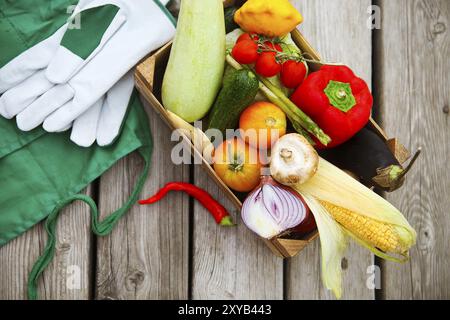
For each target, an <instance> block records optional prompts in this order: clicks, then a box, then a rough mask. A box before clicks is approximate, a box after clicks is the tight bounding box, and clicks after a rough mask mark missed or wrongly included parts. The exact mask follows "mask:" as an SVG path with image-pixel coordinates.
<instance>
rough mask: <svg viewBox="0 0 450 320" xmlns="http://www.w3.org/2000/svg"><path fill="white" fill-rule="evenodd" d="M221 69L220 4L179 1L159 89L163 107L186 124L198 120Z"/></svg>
mask: <svg viewBox="0 0 450 320" xmlns="http://www.w3.org/2000/svg"><path fill="white" fill-rule="evenodd" d="M224 67H225V22H224V10H223V4H222V1H221V0H208V1H205V0H183V1H181V9H180V13H179V16H178V26H177V33H176V35H175V39H174V42H173V44H172V49H171V52H170V57H169V61H168V63H167V68H166V72H165V74H164V79H163V84H162V88H161V98H162V102H163V105H164V106H165V107H166V108H167V109H168V110H170V111H172V112H173V113H175V114H176V115H178V116H179V117H181V118H182V119H183V120H185V121H187V122H194V121H196V120H199V119H202V118H203V117H204V116H205V115H206V114H207V113H208V111H209V109H210V108H211V106H212V105H213V103H214V99H215V98H216V96H217V93H218V92H219V90H220V86H221V83H222V77H223V70H224Z"/></svg>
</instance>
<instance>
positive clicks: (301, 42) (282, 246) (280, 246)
mask: <svg viewBox="0 0 450 320" xmlns="http://www.w3.org/2000/svg"><path fill="white" fill-rule="evenodd" d="M291 36H292V39H293V41H294V42H295V43H296V44H297V45H298V46H299V48H300V49H301V50H302V51H303V52H308V53H309V54H310V56H311V57H313V58H314V59H315V60H320V59H321V58H320V55H319V54H318V53H317V51H316V50H315V49H314V48H313V47H312V46H311V45H310V44H309V42H308V41H307V40H306V39H305V38H304V37H303V35H302V34H301V33H300V31H298V30H297V29H296V30H294V31H292V32H291ZM171 44H172V43H171V42H169V43H167V44H166V45H165V46H163V47H162V48H160V49H159V50H157V51H156V52H155V53H154V54H152V55H150V56H149V57H148V58H146V59H144V60H143V61H142V62H141V63H140V64H139V65H138V66H137V67H136V72H135V82H136V87H137V89H138V91H139V92H140V94H141V95H142V96H143V97H144V99H145V100H146V101H148V102H149V105H150V106H152V107H153V109H154V110H155V111H156V112H157V113H158V114H159V115H160V117H161V118H162V119H163V120H164V122H165V123H166V124H167V125H168V126H169V127H170V128H171V129H172V130H175V129H177V127H176V125H175V124H174V123H173V122H172V121H171V119H170V117H169V116H168V114H167V112H166V110H165V108H164V106H163V105H162V104H161V102H160V101H158V99H157V98H156V97H155V96H154V95H153V92H152V91H153V85H154V75H155V66H156V65H157V64H158V62H159V59H160V56H161V55H162V53H164V52H165V51H166V50H167V49H168V48H169V47H170V46H171ZM370 125H371V126H372V128H373V129H374V130H375V132H377V134H378V135H379V136H380V137H381V138H382V139H384V140H385V141H386V143H388V142H390V143H388V146H389V147H390V148H391V152H392V153H393V154H394V156H395V157H396V158H397V159H398V160H399V162H400V163H403V162H404V161H406V160H405V157H407V156H408V155H407V154H405V152H404V151H407V150H406V148H404V147H403V146H402V145H401V144H400V143H399V142H398V141H397V140H396V139H390V140H389V139H388V137H387V135H386V133H385V132H384V131H383V130H382V129H381V127H380V126H379V125H378V124H377V123H376V122H375V121H374V120H373V119H372V118H370ZM182 136H183V142H184V143H185V144H187V146H188V147H190V148H191V150H192V152H194V153H195V156H197V157H200V158H201V159H202V163H201V165H202V167H203V169H205V170H206V172H207V173H208V175H209V176H210V177H211V178H212V179H213V180H214V181H215V182H216V183H217V185H218V186H219V188H220V189H221V190H222V191H223V192H224V193H225V195H226V197H227V198H228V199H229V200H230V201H231V202H232V203H233V205H234V206H235V207H236V208H237V209H238V210H240V208H241V207H242V203H241V201H240V200H239V199H238V198H237V197H236V195H235V194H234V193H233V192H232V191H231V189H230V188H228V186H227V185H225V183H224V182H223V181H222V180H221V179H220V178H219V177H218V176H217V174H216V173H215V171H214V170H213V169H212V167H211V166H210V165H209V163H208V162H207V161H206V160H205V159H204V158H203V157H202V154H201V152H199V150H197V149H196V148H195V146H194V144H193V143H192V141H191V140H190V139H189V138H188V137H187V136H185V135H182ZM391 146H392V147H391ZM402 147H403V148H402ZM397 150H401V152H400V153H401V154H400V155H399V154H398V152H397ZM400 157H401V158H402V159H399V158H400ZM317 237H318V231H316V232H313V233H312V234H310V235H309V236H308V237H307V238H306V239H303V240H297V239H284V238H274V239H270V240H267V239H263V241H264V242H265V243H266V245H267V246H268V247H269V248H270V249H271V251H272V252H273V253H274V254H275V255H277V256H279V257H283V258H290V257H294V256H295V255H297V254H298V253H299V252H300V251H302V250H303V249H304V248H305V246H306V245H308V243H310V242H311V241H313V240H315V239H316V238H317Z"/></svg>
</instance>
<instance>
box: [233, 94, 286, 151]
mask: <svg viewBox="0 0 450 320" xmlns="http://www.w3.org/2000/svg"><path fill="white" fill-rule="evenodd" d="M286 126H287V123H286V115H285V114H284V112H283V111H282V110H281V109H280V108H278V107H277V106H276V105H274V104H273V103H270V102H264V101H261V102H255V103H254V104H252V105H251V106H249V107H248V108H247V109H245V110H244V112H242V114H241V117H240V119H239V128H240V129H241V135H242V136H243V137H244V139H245V141H246V142H247V143H248V144H249V145H251V146H252V147H254V148H259V149H266V148H267V149H270V148H271V147H272V146H273V145H274V144H275V142H276V141H277V140H278V139H279V138H281V137H282V136H284V135H285V134H286Z"/></svg>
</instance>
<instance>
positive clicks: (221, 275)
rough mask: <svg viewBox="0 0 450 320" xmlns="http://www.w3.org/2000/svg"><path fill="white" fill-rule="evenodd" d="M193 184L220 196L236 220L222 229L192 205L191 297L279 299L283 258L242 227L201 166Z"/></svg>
mask: <svg viewBox="0 0 450 320" xmlns="http://www.w3.org/2000/svg"><path fill="white" fill-rule="evenodd" d="M194 181H195V184H196V185H197V186H199V187H201V188H204V189H205V190H208V192H210V193H211V195H212V196H213V197H215V198H216V199H220V201H221V202H222V204H224V205H225V206H226V208H227V209H228V210H230V212H234V214H233V218H234V220H235V221H236V222H237V223H238V226H237V227H231V228H224V227H219V226H217V225H216V223H215V221H214V219H213V218H212V217H210V216H209V213H208V211H206V210H205V209H204V208H203V207H201V205H199V204H198V203H195V204H194V224H193V250H192V251H193V252H192V254H193V270H192V298H193V299H282V298H283V260H282V259H281V258H278V257H276V256H275V255H274V254H273V253H272V252H271V251H270V249H269V248H268V247H267V246H266V245H265V244H264V242H263V241H262V240H261V239H259V238H257V237H256V236H255V235H254V234H253V233H252V232H251V231H250V230H248V229H247V227H245V225H244V224H243V223H242V220H241V219H240V217H239V215H237V213H236V212H235V211H236V210H235V209H234V206H233V205H232V204H231V202H230V201H228V200H226V199H225V196H224V195H223V193H222V191H220V190H219V187H218V186H217V185H216V184H215V183H214V182H213V181H212V180H211V179H210V178H209V177H208V176H207V174H206V173H205V172H204V171H203V170H202V168H201V167H200V166H195V174H194Z"/></svg>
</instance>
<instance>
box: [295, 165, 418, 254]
mask: <svg viewBox="0 0 450 320" xmlns="http://www.w3.org/2000/svg"><path fill="white" fill-rule="evenodd" d="M296 189H297V191H299V192H300V193H305V194H309V195H312V196H314V197H315V198H316V199H318V200H322V201H327V202H330V203H332V204H334V205H336V206H339V207H342V208H346V209H348V210H351V211H353V212H355V213H357V214H360V215H363V216H366V217H369V218H372V219H374V220H378V221H381V222H384V223H388V224H392V225H395V226H397V227H399V229H400V230H402V232H401V236H402V238H403V240H404V242H406V243H407V244H408V245H409V247H411V246H413V245H414V244H415V242H416V237H417V235H416V232H415V230H414V229H413V228H412V227H411V225H410V224H409V223H408V221H407V220H406V219H405V217H404V216H403V214H402V213H401V212H400V211H399V210H397V209H396V208H395V207H394V206H393V205H391V204H390V203H389V202H388V201H386V200H385V199H383V198H382V197H381V196H379V195H378V194H376V193H375V192H373V191H372V190H370V189H368V188H367V187H365V186H364V185H362V184H361V183H359V182H358V181H356V180H355V179H353V178H352V177H350V176H349V175H347V174H346V173H345V172H344V171H342V170H340V169H339V168H337V167H336V166H334V165H332V164H331V163H329V162H328V161H326V160H324V159H322V158H320V160H319V168H318V170H317V173H316V174H315V175H314V176H313V177H312V178H311V179H310V180H308V181H307V182H306V183H304V184H302V185H298V186H297V187H296ZM350 235H351V234H350ZM373 249H376V248H373ZM383 258H384V257H383Z"/></svg>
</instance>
